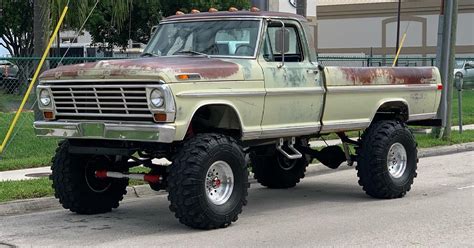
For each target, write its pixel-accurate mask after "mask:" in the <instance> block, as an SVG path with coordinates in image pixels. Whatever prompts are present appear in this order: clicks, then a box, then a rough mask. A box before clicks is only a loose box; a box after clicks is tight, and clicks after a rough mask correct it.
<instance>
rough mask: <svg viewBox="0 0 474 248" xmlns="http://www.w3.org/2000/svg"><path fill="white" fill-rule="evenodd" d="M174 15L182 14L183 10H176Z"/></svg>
mask: <svg viewBox="0 0 474 248" xmlns="http://www.w3.org/2000/svg"><path fill="white" fill-rule="evenodd" d="M176 15H184V12H183V11H179V10H178V11H176Z"/></svg>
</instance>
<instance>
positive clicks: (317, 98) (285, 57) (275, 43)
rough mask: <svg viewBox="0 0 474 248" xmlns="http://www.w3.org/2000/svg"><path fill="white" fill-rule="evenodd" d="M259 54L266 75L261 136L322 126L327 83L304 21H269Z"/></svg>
mask: <svg viewBox="0 0 474 248" xmlns="http://www.w3.org/2000/svg"><path fill="white" fill-rule="evenodd" d="M263 36H264V39H263V43H262V46H261V52H260V55H259V57H258V61H259V64H260V65H261V66H262V69H263V72H264V75H265V90H266V95H265V105H264V113H263V119H262V137H268V138H270V137H288V136H298V135H305V134H310V133H317V132H318V131H319V130H320V118H321V114H322V107H323V101H324V87H323V85H322V80H320V74H321V73H320V72H319V71H318V68H317V65H316V63H313V62H312V61H311V60H312V59H311V56H310V51H309V48H308V42H307V40H306V38H305V33H304V31H303V29H302V27H301V24H300V23H299V22H297V21H293V20H285V21H281V20H269V21H267V25H266V30H265V32H264V35H263Z"/></svg>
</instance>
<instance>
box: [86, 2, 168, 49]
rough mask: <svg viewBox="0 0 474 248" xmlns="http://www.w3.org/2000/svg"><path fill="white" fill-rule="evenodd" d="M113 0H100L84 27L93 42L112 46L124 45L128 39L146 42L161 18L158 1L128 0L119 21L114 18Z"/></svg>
mask: <svg viewBox="0 0 474 248" xmlns="http://www.w3.org/2000/svg"><path fill="white" fill-rule="evenodd" d="M114 4H115V3H113V2H107V1H104V2H101V3H99V5H98V6H97V11H95V12H94V13H93V14H92V16H91V17H90V19H89V21H88V23H87V25H86V29H87V30H88V31H89V32H90V33H91V36H92V39H93V42H94V43H102V42H105V43H107V44H108V45H109V47H112V46H119V47H126V46H127V45H128V41H129V40H130V39H132V40H133V41H135V42H141V43H146V42H147V41H148V39H149V38H150V30H151V28H152V27H153V26H154V25H157V24H158V22H159V21H160V20H161V18H162V16H161V4H160V1H144V0H136V1H132V0H130V6H129V8H128V9H129V13H127V15H126V18H125V19H123V20H122V21H121V23H120V25H118V24H119V23H118V22H117V21H116V20H114V13H113V11H112V5H114Z"/></svg>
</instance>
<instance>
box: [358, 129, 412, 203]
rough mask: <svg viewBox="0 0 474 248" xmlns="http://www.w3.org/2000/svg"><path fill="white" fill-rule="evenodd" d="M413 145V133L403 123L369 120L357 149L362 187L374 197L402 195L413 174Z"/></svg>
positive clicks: (409, 185)
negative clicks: (369, 124)
mask: <svg viewBox="0 0 474 248" xmlns="http://www.w3.org/2000/svg"><path fill="white" fill-rule="evenodd" d="M416 147H417V144H416V141H415V138H414V137H413V134H412V133H411V131H410V130H409V129H408V127H407V126H406V124H404V123H403V122H401V121H395V120H392V121H378V122H376V123H373V124H372V125H371V126H370V127H369V128H367V129H366V130H365V132H364V134H363V135H362V137H361V145H360V147H359V148H357V153H358V160H357V167H356V169H357V176H358V177H359V184H360V185H361V186H362V188H363V190H364V191H365V192H366V193H367V194H368V195H370V196H372V197H375V198H382V199H392V198H400V197H403V196H404V195H405V194H406V193H407V192H408V191H409V190H410V187H411V185H412V184H413V180H414V178H415V177H416V176H417V174H416V169H417V163H418V157H417V148H416ZM404 161H405V162H404Z"/></svg>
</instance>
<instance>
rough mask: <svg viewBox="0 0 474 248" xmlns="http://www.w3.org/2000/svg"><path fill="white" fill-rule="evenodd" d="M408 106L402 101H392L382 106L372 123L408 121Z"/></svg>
mask: <svg viewBox="0 0 474 248" xmlns="http://www.w3.org/2000/svg"><path fill="white" fill-rule="evenodd" d="M408 111H409V110H408V105H407V104H406V103H404V102H402V101H392V102H386V103H384V104H382V105H381V106H380V107H379V108H378V109H377V112H376V113H375V116H374V118H373V119H372V122H374V121H379V120H400V121H403V122H406V121H408V113H409V112H408Z"/></svg>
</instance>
